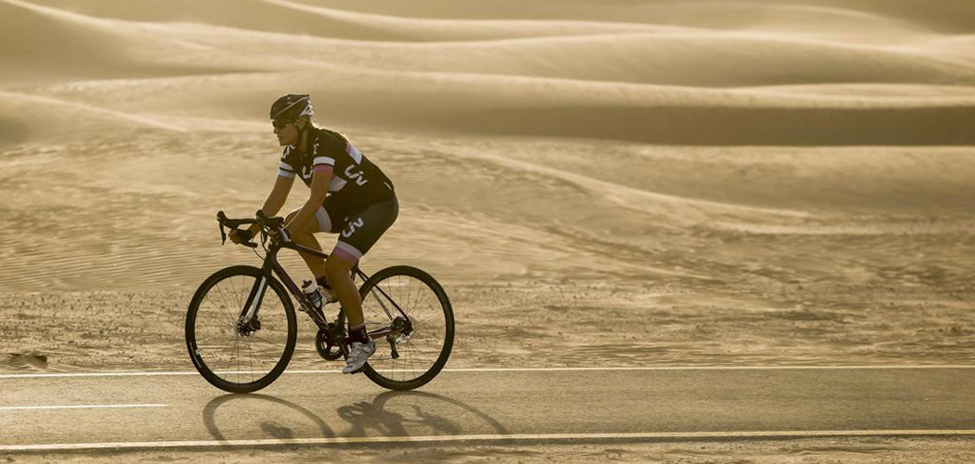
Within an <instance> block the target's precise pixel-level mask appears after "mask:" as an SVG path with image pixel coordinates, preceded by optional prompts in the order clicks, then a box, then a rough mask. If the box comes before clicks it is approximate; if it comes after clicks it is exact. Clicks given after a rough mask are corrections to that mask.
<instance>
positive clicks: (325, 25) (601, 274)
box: [0, 0, 975, 371]
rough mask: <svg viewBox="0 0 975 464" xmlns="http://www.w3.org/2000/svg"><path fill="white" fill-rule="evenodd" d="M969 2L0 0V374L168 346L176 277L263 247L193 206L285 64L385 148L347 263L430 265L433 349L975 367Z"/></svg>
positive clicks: (184, 279) (565, 361)
mask: <svg viewBox="0 0 975 464" xmlns="http://www.w3.org/2000/svg"><path fill="white" fill-rule="evenodd" d="M973 30H975V9H972V8H971V7H970V6H968V4H967V3H966V2H961V1H942V2H937V3H935V4H924V5H921V4H918V3H914V2H906V1H880V0H857V1H844V2H841V1H838V0H836V1H830V0H808V1H802V2H800V1H775V2H761V3H740V2H697V1H681V2H676V1H674V2H668V1H647V2H631V1H622V0H620V1H608V2H598V3H584V2H563V1H548V0H542V1H534V2H531V3H530V4H525V3H524V2H515V1H509V0H494V1H488V2H476V3H474V4H461V3H460V2H453V1H446V0H437V1H430V2H426V3H424V4H422V5H416V4H415V3H414V2H411V3H409V4H408V5H407V4H406V3H402V2H393V1H380V2H368V3H367V4H360V3H356V2H347V1H339V0H301V1H297V0H296V1H288V0H246V1H243V0H241V1H229V0H221V1H209V2H196V1H189V0H187V1H175V2H168V3H165V4H163V3H159V2H155V1H150V0H136V1H133V0H91V1H81V0H37V1H24V0H0V68H2V72H0V199H2V201H0V224H2V227H0V243H3V246H2V247H0V260H2V262H3V266H2V267H0V292H2V298H0V315H2V316H3V317H0V331H2V332H0V333H2V337H0V354H3V356H5V358H0V370H3V371H24V370H31V371H40V370H49V371H60V370H65V371H71V370H79V369H80V370H95V369H109V368H111V369H157V368H159V369H178V368H183V369H186V368H188V367H189V364H188V361H187V359H186V356H185V353H184V352H183V351H184V348H183V345H182V344H183V340H182V322H183V321H182V318H183V313H184V311H185V308H186V306H187V304H188V301H189V295H190V294H191V293H192V291H193V289H194V288H195V287H196V285H197V284H198V283H199V282H200V281H201V280H202V279H203V278H204V277H205V276H206V275H208V274H210V273H211V272H213V271H214V270H216V269H218V268H220V267H222V266H225V265H228V264H232V263H241V262H248V263H252V264H253V263H256V262H257V259H256V258H255V257H254V256H253V255H251V254H249V253H248V252H247V251H246V250H244V249H241V248H237V247H230V246H227V247H223V248H221V247H220V246H219V238H218V234H217V229H216V223H215V221H214V220H213V217H214V214H215V213H216V211H218V210H225V211H227V212H228V214H230V215H231V216H244V215H248V214H252V213H253V212H254V211H255V210H256V209H257V207H258V206H259V205H260V202H261V201H262V200H263V197H264V195H265V194H266V192H267V190H268V189H269V188H270V186H271V184H272V183H273V181H274V176H275V175H276V165H277V159H278V153H279V151H278V150H279V148H278V147H276V145H275V143H274V142H275V141H274V139H273V136H272V134H271V132H270V125H269V124H267V122H266V121H265V117H266V111H267V107H268V105H269V104H270V103H271V102H272V101H273V100H274V99H275V98H276V97H278V96H279V95H281V94H283V93H288V92H302V93H310V94H311V95H312V97H313V100H314V102H315V109H316V112H317V121H318V122H319V124H321V125H324V126H327V127H330V128H333V129H337V130H340V131H343V132H345V133H347V134H348V135H349V136H350V137H351V138H352V139H353V140H354V141H355V142H356V144H357V145H358V146H359V147H360V148H361V149H362V150H363V151H364V152H365V153H366V154H367V155H368V156H369V157H370V158H371V159H373V160H374V161H376V162H377V163H378V164H379V165H380V166H381V167H382V168H383V169H384V170H385V171H386V172H388V173H389V174H390V176H391V177H392V179H393V181H394V183H395V184H396V186H397V192H398V194H399V196H400V203H401V207H402V210H401V214H400V219H399V221H398V222H397V224H396V225H395V226H394V227H393V228H392V229H391V230H390V231H389V233H388V234H387V236H385V237H384V238H383V239H382V240H381V241H380V242H379V244H378V245H377V247H376V248H375V249H374V251H372V252H370V254H369V255H368V256H367V258H366V260H365V261H364V264H363V267H364V268H365V269H366V270H367V271H375V270H378V269H380V268H381V267H383V266H386V265H390V264H394V263H408V264H413V265H417V266H419V267H422V268H424V269H427V270H429V271H430V272H432V273H433V274H434V275H435V276H436V277H437V278H438V279H440V280H441V281H443V282H444V283H445V284H446V286H447V289H448V292H449V293H450V294H451V296H452V297H453V298H454V308H455V311H456V315H457V319H458V338H457V342H456V346H455V354H454V356H453V357H452V365H454V366H458V367H460V366H467V367H471V366H508V365H515V366H524V365H532V366H549V365H560V366H561V365H599V364H605V363H607V362H609V363H612V364H613V365H656V364H756V363H757V364H816V363H830V364H837V363H839V364H872V363H900V364H904V363H927V364H931V363H935V364H945V363H955V364H957V363H971V362H972V361H973V360H975V350H973V348H975V311H972V302H973V299H975V292H973V283H972V282H973V276H975V272H973V271H975V264H973V263H975V259H973V258H975V239H973V233H972V231H973V230H975V211H973V207H972V205H973V204H972V199H973V198H975V156H973V154H972V151H971V149H970V147H969V145H971V144H972V143H975V130H973V129H975V127H973V125H972V121H975V96H973V95H975V93H973V92H972V90H973V89H975V41H973V39H972V36H971V35H970V34H971V33H972V32H973ZM304 195H305V193H304V187H302V186H298V187H296V191H295V194H294V195H293V196H292V198H291V199H290V200H289V205H288V207H289V208H294V207H297V206H299V205H300V204H301V202H303V201H304V198H305V197H304ZM327 240H331V239H327ZM286 261H287V263H288V265H289V267H290V268H291V269H293V270H294V271H295V272H296V273H298V274H301V275H304V274H305V273H307V271H303V269H302V267H301V264H300V261H299V260H298V259H297V257H295V256H289V257H287V260H286ZM302 323H303V330H304V331H305V332H303V334H302V337H303V340H304V341H308V342H310V338H309V336H310V335H309V334H310V327H309V325H310V324H308V323H307V321H302ZM302 346H303V348H301V349H302V350H304V351H299V353H298V355H297V357H296V360H295V362H296V364H301V365H305V366H316V365H319V366H320V363H319V364H316V362H317V361H316V360H315V359H314V354H313V353H312V352H311V351H310V344H308V343H306V344H304V345H302ZM41 359H44V361H43V362H41Z"/></svg>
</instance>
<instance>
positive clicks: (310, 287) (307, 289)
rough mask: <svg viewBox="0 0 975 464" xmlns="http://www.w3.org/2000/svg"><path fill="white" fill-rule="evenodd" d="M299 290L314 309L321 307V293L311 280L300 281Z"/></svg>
mask: <svg viewBox="0 0 975 464" xmlns="http://www.w3.org/2000/svg"><path fill="white" fill-rule="evenodd" d="M301 291H302V292H304V293H305V297H306V298H308V301H309V302H310V303H311V305H312V307H314V308H315V309H322V293H321V292H319V291H318V284H317V283H315V282H314V281H311V280H305V281H304V282H302V283H301Z"/></svg>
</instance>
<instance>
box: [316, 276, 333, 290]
mask: <svg viewBox="0 0 975 464" xmlns="http://www.w3.org/2000/svg"><path fill="white" fill-rule="evenodd" d="M315 282H317V283H318V286H319V287H322V288H325V289H328V290H331V289H332V286H331V285H329V284H328V279H326V278H325V276H321V277H315Z"/></svg>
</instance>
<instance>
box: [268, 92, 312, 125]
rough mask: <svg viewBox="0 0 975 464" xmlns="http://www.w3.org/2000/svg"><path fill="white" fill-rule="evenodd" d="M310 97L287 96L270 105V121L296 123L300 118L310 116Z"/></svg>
mask: <svg viewBox="0 0 975 464" xmlns="http://www.w3.org/2000/svg"><path fill="white" fill-rule="evenodd" d="M314 114H315V111H314V110H312V108H311V96H310V95H295V94H288V95H285V96H283V97H281V98H279V99H277V100H276V101H275V102H274V104H273V105H271V120H272V121H273V120H281V121H291V122H293V121H297V120H298V118H300V117H302V116H312V115H314Z"/></svg>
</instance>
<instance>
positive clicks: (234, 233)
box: [227, 229, 254, 244]
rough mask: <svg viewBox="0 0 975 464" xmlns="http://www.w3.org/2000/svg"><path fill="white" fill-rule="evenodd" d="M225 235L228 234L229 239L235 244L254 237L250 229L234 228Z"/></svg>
mask: <svg viewBox="0 0 975 464" xmlns="http://www.w3.org/2000/svg"><path fill="white" fill-rule="evenodd" d="M227 235H229V236H230V241H232V242H234V243H236V244H241V243H245V242H249V241H250V240H251V239H252V238H254V234H253V233H252V232H251V231H250V229H234V230H231V231H230V233H229V234H227Z"/></svg>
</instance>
